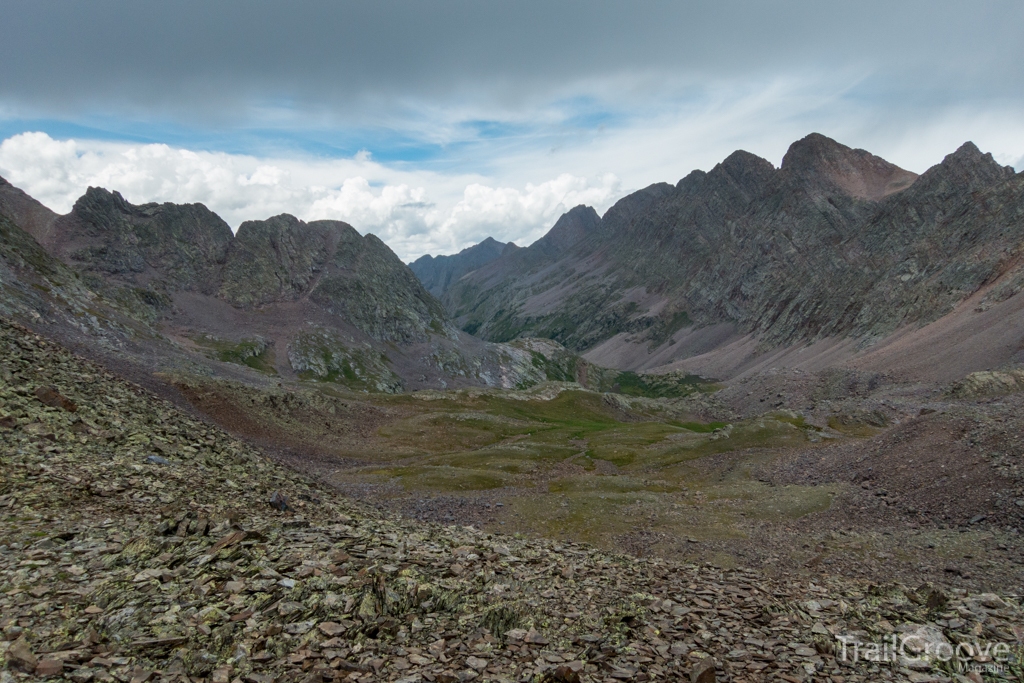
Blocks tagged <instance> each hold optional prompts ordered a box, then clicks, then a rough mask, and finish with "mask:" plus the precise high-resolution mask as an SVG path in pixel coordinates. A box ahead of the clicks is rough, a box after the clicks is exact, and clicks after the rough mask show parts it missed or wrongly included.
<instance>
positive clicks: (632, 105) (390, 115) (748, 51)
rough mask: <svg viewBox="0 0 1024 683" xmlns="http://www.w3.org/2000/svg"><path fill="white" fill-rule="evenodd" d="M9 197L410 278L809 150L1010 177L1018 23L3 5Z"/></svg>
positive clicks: (780, 6)
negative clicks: (256, 227)
mask: <svg viewBox="0 0 1024 683" xmlns="http://www.w3.org/2000/svg"><path fill="white" fill-rule="evenodd" d="M0 17H2V21H0V64H2V65H3V66H2V68H0V140H2V142H0V175H3V176H4V177H5V178H7V179H8V180H10V181H11V182H13V183H14V184H16V185H18V186H20V187H22V188H23V189H25V190H26V191H27V192H29V193H30V194H32V195H33V196H35V197H36V198H38V199H40V200H41V201H42V202H43V203H45V204H47V205H48V206H50V207H51V208H53V209H55V210H57V211H62V212H63V211H67V210H69V209H70V207H71V205H72V204H73V203H74V200H75V198H77V197H78V196H79V195H80V194H81V193H82V192H83V191H84V190H85V188H86V187H87V186H89V185H100V186H103V187H107V188H108V189H112V190H119V191H120V192H121V193H122V194H124V195H125V197H126V198H128V199H129V200H130V201H133V202H136V203H142V202H146V201H177V202H187V201H200V202H203V203H205V204H207V205H208V206H209V207H210V208H212V209H213V210H215V211H217V212H218V213H220V214H221V215H222V216H223V217H224V218H225V219H226V220H227V221H228V222H229V223H230V224H231V225H232V226H233V227H237V226H238V224H239V223H241V222H242V221H243V220H246V219H251V218H265V217H267V216H269V215H273V214H276V213H281V212H289V213H293V214H295V215H297V216H299V217H301V218H305V219H311V218H340V219H343V220H347V221H349V222H350V223H352V224H353V225H354V226H355V227H356V228H357V229H359V230H360V231H361V232H364V233H365V232H373V233H375V234H377V235H379V236H381V237H382V238H383V239H384V240H385V241H386V242H388V244H389V245H391V247H392V248H393V249H394V250H395V251H396V252H397V253H398V254H399V255H400V256H401V257H402V258H404V259H406V260H409V259H412V258H415V257H417V256H419V255H420V254H423V253H435V254H437V253H451V252H453V251H458V250H459V249H461V248H463V247H465V246H468V245H470V244H472V243H475V242H477V241H479V240H481V239H483V238H484V237H486V236H488V235H492V236H494V237H495V238H497V239H500V240H503V241H507V240H514V241H516V242H518V243H520V244H528V243H530V242H531V241H533V240H534V239H536V238H537V237H539V236H540V235H541V234H543V233H544V232H545V231H546V230H547V228H549V227H550V226H551V224H553V223H554V221H555V220H556V219H557V218H558V216H559V215H560V214H561V213H562V212H564V211H565V210H567V209H568V208H571V207H572V206H574V205H576V204H578V203H587V204H592V205H594V206H595V207H596V208H597V209H598V210H599V211H603V210H604V209H606V208H607V207H608V206H610V205H611V203H612V202H614V201H615V200H616V199H618V198H619V197H621V196H623V195H624V194H626V193H628V192H630V191H632V190H635V189H638V188H640V187H643V186H645V185H647V184H650V183H652V182H657V181H669V182H675V181H677V180H678V179H679V178H681V177H682V176H684V175H686V174H687V173H688V172H689V171H691V170H693V169H694V168H703V169H705V170H707V169H710V168H711V167H712V166H714V164H715V163H717V162H718V161H720V160H721V159H723V158H724V157H725V156H727V155H728V154H729V153H730V152H732V151H733V150H735V149H738V148H743V149H746V150H748V151H750V152H753V153H755V154H758V155H761V156H763V157H765V158H767V159H768V160H770V161H771V162H772V163H774V164H776V165H778V163H779V162H780V161H781V159H782V155H783V154H784V153H785V151H786V148H787V147H788V145H789V144H790V143H791V142H793V141H794V140H796V139H799V138H801V137H803V136H804V135H806V134H808V133H810V132H812V131H817V132H820V133H824V134H826V135H829V136H831V137H834V138H836V139H837V140H839V141H840V142H843V143H845V144H848V145H851V146H854V147H862V148H865V149H868V150H870V151H872V152H874V153H876V154H879V155H880V156H883V157H885V158H887V159H889V160H890V161H893V162H894V163H897V164H900V165H901V166H904V167H905V168H909V169H911V170H913V171H918V172H920V171H923V170H925V169H926V168H927V167H929V166H930V165H932V164H935V163H938V162H939V161H941V159H942V157H943V156H944V155H945V154H948V153H950V152H952V151H953V150H954V149H956V147H958V146H959V145H960V144H961V143H963V142H964V141H966V140H973V141H974V142H975V143H977V144H978V146H979V147H981V148H982V150H984V151H989V152H992V153H993V155H994V156H995V157H996V159H997V160H999V161H1001V162H1002V163H1006V164H1011V165H1014V166H1015V167H1016V168H1017V169H1018V170H1024V58H1022V57H1021V55H1022V54H1024V30H1022V27H1024V2H1020V1H1019V0H1010V1H1006V2H1003V1H991V2H985V1H984V0H980V1H977V2H971V3H967V2H961V1H957V2H946V1H943V0H926V1H925V0H922V1H908V2H899V1H893V0H886V1H885V2H872V1H864V0H861V1H859V2H846V3H839V2H822V1H821V0H806V1H789V2H785V1H784V2H765V1H763V0H756V1H750V2H726V1H722V0H715V1H714V2H705V3H686V2H681V1H679V0H676V1H674V2H653V1H647V2H642V1H631V2H625V1H623V2H614V3H613V2H602V1H588V2H555V1H553V0H545V1H543V2H539V1H537V2H534V1H530V0H527V1H518V2H483V1H480V0H476V1H473V2H454V1H437V2H429V1H426V0H410V1H408V2H383V1H382V2H371V1H369V0H362V1H360V2H339V1H337V0H335V1H331V2H326V1H325V2H301V1H299V2H296V1H291V2H260V1H258V0H244V1H242V0H218V2H209V1H208V0H204V1H202V2H164V3H140V2H137V1H134V2H120V1H118V2H112V1H104V0H90V1H88V2H85V1H77V0H61V1H59V2H57V1H54V2H49V1H47V0H35V1H33V2H27V1H22V0H19V1H14V0H0Z"/></svg>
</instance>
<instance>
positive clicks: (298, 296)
mask: <svg viewBox="0 0 1024 683" xmlns="http://www.w3.org/2000/svg"><path fill="white" fill-rule="evenodd" d="M42 237H43V239H42V240H41V241H42V243H43V244H44V246H47V247H48V248H49V250H50V251H51V253H54V254H55V255H57V256H58V257H59V258H62V259H63V260H65V261H66V262H68V263H70V264H72V265H73V266H75V267H76V268H78V269H79V270H80V271H81V272H82V273H83V274H86V275H88V276H91V279H90V281H91V282H92V283H93V284H96V285H97V286H98V287H102V286H103V285H107V284H109V285H112V286H114V287H120V288H123V289H127V290H129V291H131V292H133V295H134V296H136V297H137V298H139V299H140V301H141V302H142V303H144V304H146V305H148V306H150V307H152V308H154V309H160V308H161V307H170V306H171V304H172V301H173V296H174V294H175V293H176V292H194V293H198V294H203V295H207V296H211V297H216V298H218V299H221V300H223V301H226V302H228V303H230V304H232V305H233V306H235V307H237V308H242V309H252V308H257V307H259V306H266V305H270V304H287V303H292V302H298V301H302V300H306V299H308V300H310V301H313V302H315V303H316V304H318V305H319V306H321V307H323V308H324V309H325V310H327V311H328V312H330V313H334V314H337V315H339V316H342V317H344V318H345V319H346V320H347V321H349V322H350V323H351V324H352V325H354V326H355V327H357V328H358V329H359V330H361V331H362V332H364V333H365V334H367V335H368V336H370V337H372V338H374V339H378V340H381V341H412V340H425V339H426V338H427V335H428V333H429V332H431V331H433V332H437V333H441V332H443V331H444V325H445V315H444V312H443V311H442V310H441V308H440V306H439V305H438V304H437V302H436V301H435V300H434V299H433V298H432V297H431V296H429V295H428V294H427V293H426V291H425V290H424V289H423V287H422V286H421V285H420V284H419V282H418V281H416V279H415V277H413V276H412V274H411V273H410V272H409V271H408V269H407V268H406V267H405V266H404V265H403V264H402V263H401V261H400V260H399V259H398V257H397V256H395V254H394V253H393V252H392V251H391V250H390V249H388V247H387V246H386V245H385V244H384V243H383V242H381V241H380V240H379V239H378V238H377V237H375V236H373V235H367V236H365V237H364V236H362V235H360V234H359V233H358V232H356V230H355V229H354V228H352V226H350V225H348V224H347V223H342V222H340V221H313V222H311V223H304V222H303V221H300V220H298V219H297V218H295V217H294V216H289V215H280V216H275V217H273V218H270V219H267V220H265V221H247V222H245V223H243V224H242V225H241V226H240V227H239V229H238V234H237V235H232V232H231V229H230V228H229V227H228V225H227V223H225V222H224V221H223V220H222V219H221V218H220V217H219V216H217V215H216V214H215V213H213V212H212V211H210V210H209V209H207V208H206V207H205V206H203V205H202V204H185V205H178V204H170V203H165V204H144V205H142V206H134V205H132V204H130V203H129V202H127V201H125V200H124V198H123V197H121V195H120V194H118V193H117V192H108V191H106V190H102V189H98V188H89V190H88V191H87V192H86V194H85V195H84V196H83V197H82V198H81V199H79V200H78V201H77V202H76V203H75V206H74V208H73V209H72V211H71V213H70V214H68V215H66V216H61V217H58V218H56V219H55V220H54V221H53V222H52V223H51V224H50V226H49V228H48V230H46V232H45V233H44V234H43V235H42ZM99 278H103V279H102V280H101V281H99Z"/></svg>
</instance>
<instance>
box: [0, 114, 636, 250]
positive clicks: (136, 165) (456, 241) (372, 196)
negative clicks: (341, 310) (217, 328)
mask: <svg viewBox="0 0 1024 683" xmlns="http://www.w3.org/2000/svg"><path fill="white" fill-rule="evenodd" d="M0 175H3V176H4V177H6V178H7V179H8V180H9V181H10V182H11V183H13V184H14V185H16V186H18V187H20V188H22V189H23V190H25V191H26V192H28V193H29V194H30V195H32V196H33V197H35V198H36V199H38V200H39V201H41V202H42V203H43V204H45V205H47V206H49V207H50V208H52V209H53V210H55V211H58V212H62V213H63V212H67V211H69V210H70V209H71V207H72V206H73V204H74V202H75V200H76V199H77V198H78V197H79V196H81V195H82V194H83V193H84V192H85V189H86V188H87V187H89V186H98V187H105V188H107V189H110V190H117V191H119V192H120V193H121V194H122V195H124V196H125V198H126V199H128V200H129V201H131V202H134V203H145V202H165V201H171V202H179V203H183V202H201V203H203V204H206V205H207V206H208V207H209V208H211V209H212V210H214V211H215V212H217V213H218V214H220V215H221V216H222V217H223V218H224V219H225V220H226V221H227V222H228V223H229V224H230V225H231V226H232V227H234V228H237V227H238V225H239V224H241V223H242V222H243V221H245V220H250V219H261V218H266V217H268V216H272V215H276V214H279V213H292V214H294V215H296V216H299V217H300V218H303V219H306V220H314V219H324V218H330V219H340V220H344V221H347V222H349V223H351V224H352V225H353V226H354V227H355V228H356V229H358V230H359V231H360V232H363V233H367V232H372V233H374V234H376V235H378V236H379V237H381V239H383V240H384V241H385V242H387V243H388V244H389V246H391V248H392V249H394V250H395V251H396V253H398V255H399V256H400V257H402V258H403V259H411V258H415V257H417V256H419V255H420V254H423V253H435V254H438V253H451V252H453V251H458V250H459V249H462V248H464V247H466V246H469V245H470V244H473V243H475V242H478V241H480V240H482V239H483V238H485V237H487V236H488V235H493V236H494V237H496V238H498V239H501V240H516V241H519V242H520V243H529V242H532V241H533V240H534V239H536V238H537V237H540V236H541V235H542V234H543V233H544V232H545V231H546V230H547V229H548V228H549V227H550V226H551V225H552V224H553V223H554V222H555V220H557V219H558V217H559V216H560V215H561V214H562V213H563V212H565V211H566V210H568V209H569V208H572V207H573V206H575V205H576V204H579V203H587V204H593V205H596V206H598V208H606V207H607V206H608V205H609V204H610V203H611V201H613V200H614V199H616V198H617V196H618V193H619V183H618V181H617V179H616V178H615V177H614V176H611V175H608V174H605V175H602V176H601V177H599V178H596V179H594V180H590V179H587V178H583V177H578V176H573V175H569V174H562V175H560V176H558V177H557V178H554V179H552V180H550V181H547V182H543V183H540V184H537V185H533V184H527V185H526V186H525V187H524V188H522V189H520V188H515V187H503V186H500V185H496V184H494V183H488V182H486V179H484V178H481V177H479V176H476V175H470V174H462V175H442V174H437V173H433V172H428V171H401V170H395V169H392V168H389V167H387V166H384V165H382V164H379V163H376V162H374V161H373V160H372V159H371V157H370V155H369V154H366V153H360V154H357V155H356V156H355V158H352V159H338V160H328V161H325V160H320V159H308V158H277V159H262V158H257V157H253V156H246V155H236V154H226V153H220V152H194V151H190V150H186V149H176V148H173V147H170V146H168V145H163V144H150V145H135V144H126V143H111V142H97V141H88V140H86V141H78V140H54V139H53V138H51V137H50V136H48V135H46V134H45V133H23V134H19V135H15V136H13V137H10V138H8V139H6V140H4V141H3V142H2V143H0Z"/></svg>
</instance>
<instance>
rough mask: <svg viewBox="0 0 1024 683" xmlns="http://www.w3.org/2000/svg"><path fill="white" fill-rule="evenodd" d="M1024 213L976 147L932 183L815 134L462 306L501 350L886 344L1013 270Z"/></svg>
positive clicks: (1018, 192)
mask: <svg viewBox="0 0 1024 683" xmlns="http://www.w3.org/2000/svg"><path fill="white" fill-rule="evenodd" d="M1022 212H1024V176H1020V175H1015V174H1014V172H1013V170H1012V169H1010V168H1007V167H1001V166H999V165H998V164H997V163H996V162H995V161H994V160H993V159H992V157H991V155H985V154H982V153H981V152H980V151H979V150H978V149H977V148H976V147H975V146H974V145H972V144H970V143H967V144H965V145H964V146H963V147H961V148H960V149H959V150H957V152H955V153H954V154H951V155H949V156H948V157H946V159H945V160H944V161H943V162H942V163H941V164H939V165H937V166H936V167H934V168H932V169H930V170H929V171H928V172H927V173H925V174H924V175H923V176H921V177H920V178H917V177H916V176H915V175H914V174H912V173H910V172H908V171H905V170H903V169H900V168H898V167H896V166H894V165H892V164H889V163H887V162H885V161H884V160H882V159H879V158H878V157H875V156H873V155H870V154H869V153H867V152H865V151H863V150H853V149H850V148H848V147H845V146H843V145H841V144H839V143H837V142H835V141H833V140H830V139H828V138H825V137H824V136H821V135H811V136H808V137H807V138H804V139H803V140H800V141H798V142H796V143H794V144H793V145H792V146H791V148H790V150H789V151H788V152H787V154H786V156H785V158H784V159H783V162H782V165H781V167H780V168H779V169H775V168H774V167H773V166H772V165H771V164H770V163H769V162H767V161H765V160H763V159H760V158H758V157H756V156H754V155H751V154H748V153H746V152H742V151H741V152H736V153H734V154H732V155H730V156H729V158H727V159H726V160H725V161H723V162H722V163H721V164H719V165H717V166H716V167H715V168H714V169H712V170H711V171H710V172H707V173H704V172H701V171H695V172H693V173H691V174H690V175H688V176H687V177H686V178H684V179H683V180H681V181H680V182H679V183H678V184H677V185H676V186H675V187H672V186H667V185H656V186H652V187H650V188H647V189H645V190H642V191H640V192H638V193H635V194H634V195H630V196H629V197H626V198H624V199H623V200H621V201H620V202H618V203H617V204H616V205H615V206H613V207H612V208H611V209H609V211H608V212H607V213H606V214H605V216H604V217H602V218H601V220H600V227H599V229H597V230H593V231H592V232H591V234H590V235H589V236H587V237H585V238H584V239H582V240H580V241H579V242H578V243H576V244H575V245H573V246H572V247H570V248H569V249H568V250H566V251H564V252H563V253H562V254H561V255H560V256H558V257H557V258H555V259H547V260H537V261H535V262H533V263H531V264H528V267H525V268H523V267H522V266H523V262H522V261H520V262H519V263H517V264H516V266H519V267H518V268H517V267H512V265H513V264H512V260H513V256H510V257H502V258H499V259H498V260H496V261H494V262H492V263H490V264H488V265H487V266H485V267H483V268H481V269H479V270H478V271H476V272H474V273H472V274H470V275H469V276H467V277H466V278H464V279H463V280H461V281H460V282H459V283H457V285H456V286H454V287H453V288H452V289H451V290H450V291H449V292H448V294H447V295H446V296H445V299H444V300H445V303H446V305H447V306H448V308H449V310H451V311H452V312H453V314H454V315H455V316H456V317H457V321H458V322H459V324H460V325H462V326H463V327H464V328H465V329H467V330H471V331H474V332H476V333H477V334H479V335H480V336H482V337H483V338H485V339H491V340H507V339H511V338H514V337H516V336H520V335H530V336H544V337H551V338H553V339H557V340H558V341H561V342H563V343H565V344H566V345H567V346H569V347H570V348H573V349H575V350H578V351H588V350H594V349H596V348H597V347H599V346H600V345H602V344H607V343H612V341H611V340H616V341H615V342H614V343H616V344H619V345H620V346H621V345H623V344H625V343H627V342H628V344H631V345H632V347H633V348H634V351H633V353H632V355H633V356H634V357H636V358H637V359H639V358H640V357H641V356H643V355H648V354H652V355H657V354H658V350H659V349H661V348H664V346H665V345H666V344H670V343H671V342H673V341H675V340H674V336H679V335H680V334H682V331H683V330H684V328H686V332H687V333H694V334H696V333H697V331H699V330H700V329H703V328H708V326H716V325H727V326H729V327H730V328H731V330H732V332H731V333H730V334H731V335H733V336H735V335H742V334H746V333H749V334H752V335H753V336H754V337H755V338H756V339H757V340H758V342H757V345H758V347H759V348H762V349H763V348H772V347H776V346H783V345H790V344H795V343H803V342H807V341H813V340H815V339H823V338H830V337H839V338H841V337H847V336H850V337H853V338H856V339H860V340H871V339H878V338H881V337H884V336H886V335H888V334H891V333H892V332H893V331H895V330H896V329H898V328H900V327H901V326H906V325H918V324H922V323H927V322H931V321H934V320H937V319H938V318H940V317H942V316H943V315H945V314H947V313H949V312H951V311H952V310H953V308H954V307H955V306H956V305H957V304H958V303H960V302H962V301H964V300H966V299H967V298H968V297H969V296H971V295H972V294H974V293H975V292H977V291H979V289H980V288H981V287H983V286H984V285H986V284H987V283H991V282H993V281H994V280H995V279H996V278H999V277H1000V276H1001V275H1003V274H1004V272H1006V271H1007V269H1008V268H1011V266H1012V264H1013V263H1015V260H1014V259H1015V257H1014V256H1013V255H1014V254H1016V253H1017V252H1018V250H1019V247H1020V245H1021V243H1022V240H1024V222H1022V221H1021V220H1020V216H1021V215H1022ZM567 215H568V214H567ZM531 248H532V246H531ZM523 251H528V250H523ZM715 334H717V335H718V336H719V337H720V336H721V335H720V334H719V333H715ZM726 336H729V335H726ZM705 350H706V349H705ZM680 351H681V352H682V353H681V354H680V355H679V356H676V357H683V356H684V355H685V353H686V352H685V351H683V350H682V349H680ZM626 355H629V354H626ZM668 356H669V358H668V359H669V360H670V359H671V357H672V354H671V353H669V354H668ZM662 358H663V360H666V359H665V358H664V356H663V357H662Z"/></svg>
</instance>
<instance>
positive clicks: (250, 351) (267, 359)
mask: <svg viewBox="0 0 1024 683" xmlns="http://www.w3.org/2000/svg"><path fill="white" fill-rule="evenodd" d="M192 341H194V342H195V343H196V344H198V345H200V346H202V347H205V348H206V349H207V350H208V352H209V355H210V356H211V357H212V358H216V359H217V360H219V361H221V362H223V363H234V364H235V365H244V366H246V367H248V368H252V369H253V370H256V371H257V372H262V373H263V374H265V375H276V374H277V370H276V369H275V368H274V350H273V343H272V342H269V341H267V340H266V339H264V338H262V337H254V338H252V339H242V340H241V341H237V342H232V341H227V340H224V339H218V338H216V337H214V336H212V335H209V334H203V335H198V336H195V337H192Z"/></svg>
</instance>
